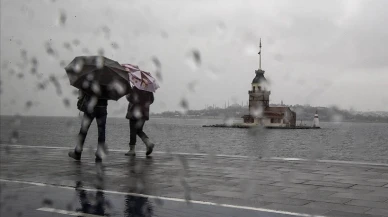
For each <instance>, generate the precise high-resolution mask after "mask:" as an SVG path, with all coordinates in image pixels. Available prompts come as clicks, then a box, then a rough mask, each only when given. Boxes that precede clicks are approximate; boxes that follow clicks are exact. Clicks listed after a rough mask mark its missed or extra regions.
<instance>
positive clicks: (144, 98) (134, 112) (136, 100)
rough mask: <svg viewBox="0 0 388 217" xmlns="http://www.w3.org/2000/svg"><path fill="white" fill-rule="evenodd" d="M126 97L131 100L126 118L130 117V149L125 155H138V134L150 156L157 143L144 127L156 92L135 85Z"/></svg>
mask: <svg viewBox="0 0 388 217" xmlns="http://www.w3.org/2000/svg"><path fill="white" fill-rule="evenodd" d="M126 98H127V100H128V102H129V103H128V110H127V115H126V118H127V119H129V129H130V141H129V151H128V152H127V153H126V154H125V155H126V156H136V152H135V147H136V136H139V137H140V139H141V140H142V141H143V142H144V144H145V145H146V147H147V151H146V155H147V156H148V155H150V154H151V153H152V151H153V148H154V146H155V145H154V143H152V142H150V140H149V138H148V136H147V135H146V134H145V133H144V131H143V127H144V124H145V122H146V121H148V120H149V116H150V106H151V104H152V103H153V102H154V94H153V93H152V92H148V91H144V90H140V89H138V88H137V87H136V86H133V87H132V92H131V93H130V94H128V95H127V96H126Z"/></svg>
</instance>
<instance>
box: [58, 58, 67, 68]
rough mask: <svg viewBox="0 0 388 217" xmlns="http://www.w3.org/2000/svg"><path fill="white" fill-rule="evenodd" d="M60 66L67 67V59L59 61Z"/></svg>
mask: <svg viewBox="0 0 388 217" xmlns="http://www.w3.org/2000/svg"><path fill="white" fill-rule="evenodd" d="M59 66H60V67H62V68H64V67H66V61H64V60H61V62H59Z"/></svg>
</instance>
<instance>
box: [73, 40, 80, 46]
mask: <svg viewBox="0 0 388 217" xmlns="http://www.w3.org/2000/svg"><path fill="white" fill-rule="evenodd" d="M80 44H81V42H80V41H79V40H78V39H74V40H73V45H74V46H78V45H80Z"/></svg>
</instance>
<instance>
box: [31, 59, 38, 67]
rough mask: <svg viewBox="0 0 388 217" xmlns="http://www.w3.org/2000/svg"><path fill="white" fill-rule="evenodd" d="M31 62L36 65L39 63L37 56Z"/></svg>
mask: <svg viewBox="0 0 388 217" xmlns="http://www.w3.org/2000/svg"><path fill="white" fill-rule="evenodd" d="M31 63H32V65H34V66H35V67H36V66H37V65H38V59H36V57H32V58H31Z"/></svg>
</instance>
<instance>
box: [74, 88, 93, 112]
mask: <svg viewBox="0 0 388 217" xmlns="http://www.w3.org/2000/svg"><path fill="white" fill-rule="evenodd" d="M89 100H90V96H89V95H88V94H86V93H83V94H82V96H81V97H80V98H79V99H78V102H77V108H78V110H80V111H81V112H86V111H87V110H88V102H89Z"/></svg>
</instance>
